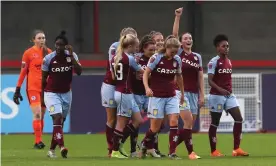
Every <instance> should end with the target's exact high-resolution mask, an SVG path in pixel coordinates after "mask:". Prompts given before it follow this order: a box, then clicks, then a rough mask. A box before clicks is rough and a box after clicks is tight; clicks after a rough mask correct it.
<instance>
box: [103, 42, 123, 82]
mask: <svg viewBox="0 0 276 166" xmlns="http://www.w3.org/2000/svg"><path fill="white" fill-rule="evenodd" d="M118 45H119V42H115V43H113V44H112V45H111V46H110V48H109V50H108V61H107V69H106V73H105V77H104V83H106V84H110V85H115V81H114V80H113V79H112V73H111V71H110V67H111V60H112V58H113V57H114V56H115V54H116V50H117V47H118Z"/></svg>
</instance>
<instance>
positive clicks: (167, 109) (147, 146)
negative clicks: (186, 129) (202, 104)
mask: <svg viewBox="0 0 276 166" xmlns="http://www.w3.org/2000/svg"><path fill="white" fill-rule="evenodd" d="M179 47H180V43H179V41H178V39H177V38H175V37H173V36H170V38H168V39H166V40H165V42H164V46H163V49H161V50H159V53H157V54H155V55H153V56H152V57H151V58H150V60H149V62H148V65H147V68H146V70H145V72H144V75H143V83H144V86H145V90H146V94H147V96H149V104H148V117H149V118H150V129H149V131H148V132H147V133H146V135H145V138H144V140H143V148H142V153H141V157H143V156H145V154H146V153H149V154H151V155H152V156H153V157H161V156H160V155H158V154H156V153H155V150H154V140H155V135H156V134H157V133H158V131H159V130H160V127H161V125H162V122H163V119H164V117H165V116H168V120H169V125H170V134H169V145H170V152H169V157H170V158H172V159H179V157H178V156H177V155H176V154H175V151H174V150H175V148H176V146H177V138H178V133H177V131H178V118H179V107H178V106H179V101H178V99H177V96H176V94H175V86H174V84H175V82H174V78H175V76H176V80H177V83H178V86H179V87H180V89H181V94H182V96H181V102H180V103H183V101H184V89H183V78H182V75H181V59H180V57H179V56H178V55H176V54H177V51H178V49H179ZM150 74H151V78H150V85H149V81H148V80H149V76H150Z"/></svg>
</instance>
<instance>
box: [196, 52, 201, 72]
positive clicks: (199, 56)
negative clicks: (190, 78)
mask: <svg viewBox="0 0 276 166" xmlns="http://www.w3.org/2000/svg"><path fill="white" fill-rule="evenodd" d="M196 56H197V58H198V61H199V71H202V70H203V66H202V58H201V55H200V54H196Z"/></svg>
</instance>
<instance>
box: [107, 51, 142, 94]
mask: <svg viewBox="0 0 276 166" xmlns="http://www.w3.org/2000/svg"><path fill="white" fill-rule="evenodd" d="M111 64H112V72H113V73H114V75H115V80H116V85H115V90H116V91H119V92H121V93H126V94H130V93H132V86H131V77H132V72H133V70H135V71H139V70H142V68H141V66H140V65H138V63H136V61H135V59H134V57H133V56H131V55H128V54H126V53H123V54H122V59H121V60H120V61H119V63H118V65H117V68H116V72H115V63H114V57H113V58H112V60H111Z"/></svg>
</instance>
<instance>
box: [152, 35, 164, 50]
mask: <svg viewBox="0 0 276 166" xmlns="http://www.w3.org/2000/svg"><path fill="white" fill-rule="evenodd" d="M152 38H153V40H154V41H155V43H156V44H155V45H156V49H157V50H159V49H161V48H162V47H163V45H164V37H163V35H162V34H157V35H154V36H153V37H152Z"/></svg>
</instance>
